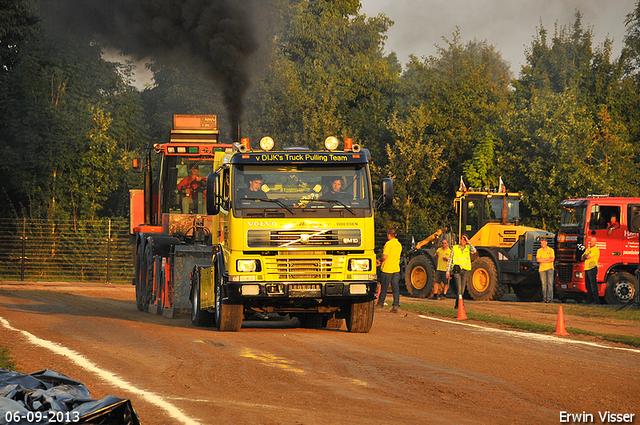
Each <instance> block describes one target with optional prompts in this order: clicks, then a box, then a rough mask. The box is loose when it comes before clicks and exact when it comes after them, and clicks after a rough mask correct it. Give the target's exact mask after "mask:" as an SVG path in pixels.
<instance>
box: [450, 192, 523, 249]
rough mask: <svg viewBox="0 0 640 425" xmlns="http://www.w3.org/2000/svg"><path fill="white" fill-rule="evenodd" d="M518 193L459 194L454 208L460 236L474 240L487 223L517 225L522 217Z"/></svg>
mask: <svg viewBox="0 0 640 425" xmlns="http://www.w3.org/2000/svg"><path fill="white" fill-rule="evenodd" d="M520 198H521V195H520V194H518V193H496V192H475V191H467V192H458V193H457V196H456V199H455V200H454V206H455V209H456V213H457V214H458V220H459V227H458V229H459V234H463V233H465V234H467V236H469V238H472V237H473V236H474V235H475V234H476V233H477V232H478V231H479V230H480V229H481V228H482V227H483V226H484V225H485V224H487V223H501V222H503V209H505V213H504V223H503V224H506V223H510V224H517V223H518V220H519V217H520Z"/></svg>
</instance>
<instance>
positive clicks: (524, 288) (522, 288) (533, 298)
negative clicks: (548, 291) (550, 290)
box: [513, 282, 544, 302]
mask: <svg viewBox="0 0 640 425" xmlns="http://www.w3.org/2000/svg"><path fill="white" fill-rule="evenodd" d="M513 292H515V293H516V297H518V300H520V301H525V302H540V301H542V300H543V299H544V296H543V294H542V283H540V282H538V283H537V284H533V285H531V284H529V285H514V286H513Z"/></svg>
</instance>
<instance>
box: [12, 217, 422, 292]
mask: <svg viewBox="0 0 640 425" xmlns="http://www.w3.org/2000/svg"><path fill="white" fill-rule="evenodd" d="M412 236H413V235H408V234H405V233H403V232H398V240H399V241H400V242H401V243H402V245H403V247H404V252H406V251H407V250H408V249H409V247H410V246H411V237H412ZM424 237H426V235H422V234H421V235H415V241H416V242H418V241H420V240H421V239H422V238H424ZM375 239H376V240H375V246H376V254H377V255H378V256H380V255H381V254H382V248H383V246H384V244H385V242H387V236H386V229H377V230H376V233H375ZM133 275H134V271H133V246H132V245H131V244H130V241H129V222H128V221H127V220H126V219H121V218H120V219H103V220H87V221H78V222H73V221H51V220H30V219H19V220H11V219H0V280H31V281H76V282H109V283H130V282H131V278H132V277H133Z"/></svg>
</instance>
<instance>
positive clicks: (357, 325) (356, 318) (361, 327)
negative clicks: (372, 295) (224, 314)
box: [346, 300, 375, 333]
mask: <svg viewBox="0 0 640 425" xmlns="http://www.w3.org/2000/svg"><path fill="white" fill-rule="evenodd" d="M374 303H375V300H371V301H354V302H353V304H351V307H350V308H349V311H348V313H347V320H346V321H347V330H349V332H355V333H367V332H369V331H370V330H371V325H373V306H374Z"/></svg>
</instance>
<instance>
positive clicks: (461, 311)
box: [458, 297, 467, 320]
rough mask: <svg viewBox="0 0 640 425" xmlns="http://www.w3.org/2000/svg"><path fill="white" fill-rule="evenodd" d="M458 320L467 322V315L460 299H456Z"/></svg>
mask: <svg viewBox="0 0 640 425" xmlns="http://www.w3.org/2000/svg"><path fill="white" fill-rule="evenodd" d="M458 320H467V313H466V312H465V311H464V303H463V302H462V297H458Z"/></svg>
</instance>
